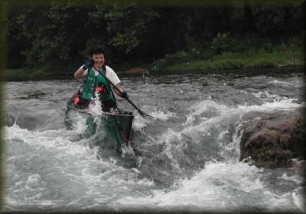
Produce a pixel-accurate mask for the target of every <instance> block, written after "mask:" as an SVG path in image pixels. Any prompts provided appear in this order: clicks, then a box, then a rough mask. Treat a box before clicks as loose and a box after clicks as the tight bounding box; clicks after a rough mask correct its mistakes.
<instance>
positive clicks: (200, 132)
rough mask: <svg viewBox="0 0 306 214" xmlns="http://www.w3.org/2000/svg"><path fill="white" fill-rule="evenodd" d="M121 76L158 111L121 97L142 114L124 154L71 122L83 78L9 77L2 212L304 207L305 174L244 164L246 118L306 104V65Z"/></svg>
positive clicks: (123, 105)
mask: <svg viewBox="0 0 306 214" xmlns="http://www.w3.org/2000/svg"><path fill="white" fill-rule="evenodd" d="M121 81H122V82H123V86H124V88H125V90H126V91H127V92H128V94H129V97H130V100H132V101H133V102H134V103H135V104H136V105H137V106H138V107H139V108H140V109H141V110H142V111H144V112H145V113H147V114H150V115H151V116H153V117H154V119H153V120H150V119H148V118H143V117H142V116H141V115H140V114H139V113H138V112H137V110H135V109H134V108H133V106H131V105H130V104H129V103H128V102H127V101H126V100H123V99H122V98H119V97H118V98H117V100H118V105H119V106H120V107H121V108H123V109H125V110H128V111H132V112H133V113H134V115H135V121H134V126H133V127H134V138H133V141H132V143H131V148H126V149H125V150H124V151H123V153H122V155H119V154H117V153H116V152H115V151H113V150H107V149H103V148H102V145H101V143H100V142H99V141H98V139H97V138H96V137H95V136H92V137H90V136H89V137H86V138H85V137H80V136H81V134H82V132H83V131H84V129H85V128H86V127H85V124H84V123H82V122H81V121H80V123H79V124H77V126H75V127H74V129H72V130H67V129H66V127H65V123H64V113H65V109H66V102H67V100H68V99H69V98H70V97H71V96H72V95H73V94H74V93H75V92H76V91H77V90H78V88H79V86H80V85H81V83H82V82H81V81H76V80H73V79H72V78H71V79H68V80H67V79H66V80H48V81H25V82H5V83H3V90H2V91H3V93H4V97H5V98H6V99H5V105H6V112H5V114H4V116H5V124H4V126H3V127H1V131H2V135H1V136H2V137H3V140H4V142H5V147H4V152H3V153H4V159H3V160H4V161H3V164H4V166H3V168H4V169H5V172H6V181H5V182H4V186H5V189H4V190H5V195H4V196H3V197H4V199H5V203H6V204H5V210H4V211H13V212H16V211H28V212H33V211H36V212H47V211H48V212H49V211H50V212H51V211H54V212H62V211H66V212H71V211H84V212H86V211H105V212H106V211H109V212H128V211H130V212H133V211H142V212H149V211H151V212H153V211H171V212H172V211H173V212H175V211H181V212H196V211H200V212H210V211H221V212H223V211H226V212H237V211H240V212H243V211H250V212H262V211H263V212H281V211H289V212H305V206H304V196H305V195H304V196H303V195H302V194H301V192H302V191H304V190H305V189H304V188H305V187H303V186H302V185H301V184H302V182H304V178H303V177H302V176H301V175H299V174H297V173H296V172H295V171H294V170H291V169H290V168H277V169H265V168H257V167H255V166H250V165H249V164H247V163H243V162H239V154H240V148H239V143H240V138H241V135H242V133H241V131H240V130H241V125H242V124H243V122H244V121H243V119H242V118H243V115H244V114H246V113H249V112H252V111H259V112H277V111H294V110H295V109H296V108H299V107H301V106H305V96H304V95H305V94H304V91H305V76H304V74H303V72H301V71H300V70H298V69H296V70H293V71H292V70H286V69H282V70H279V71H264V70H262V71H253V72H250V73H246V72H244V73H243V72H240V73H237V72H236V73H235V72H221V71H220V73H210V74H181V75H164V76H155V75H151V76H149V77H148V79H147V80H144V79H142V77H141V76H133V77H122V78H121ZM93 145H94V146H93ZM97 156H100V157H101V158H97ZM293 161H298V160H293Z"/></svg>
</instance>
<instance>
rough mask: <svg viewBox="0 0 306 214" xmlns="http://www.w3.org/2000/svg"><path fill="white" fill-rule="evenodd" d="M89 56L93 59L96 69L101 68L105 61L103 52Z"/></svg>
mask: <svg viewBox="0 0 306 214" xmlns="http://www.w3.org/2000/svg"><path fill="white" fill-rule="evenodd" d="M91 58H92V59H93V60H94V61H95V64H94V66H95V67H96V68H98V69H101V68H102V66H103V65H104V62H105V60H104V54H94V55H92V57H91Z"/></svg>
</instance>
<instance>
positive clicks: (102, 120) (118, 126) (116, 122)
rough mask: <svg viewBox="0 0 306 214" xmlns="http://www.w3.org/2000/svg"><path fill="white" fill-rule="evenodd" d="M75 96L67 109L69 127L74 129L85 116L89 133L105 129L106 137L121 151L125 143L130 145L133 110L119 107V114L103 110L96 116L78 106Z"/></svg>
mask: <svg viewBox="0 0 306 214" xmlns="http://www.w3.org/2000/svg"><path fill="white" fill-rule="evenodd" d="M73 97H74V96H72V98H70V99H69V100H68V102H67V108H66V111H65V124H66V127H67V128H68V129H72V128H73V125H74V124H76V123H77V122H78V121H79V120H80V119H82V118H84V121H85V120H86V125H87V130H88V131H89V133H91V134H92V135H93V134H95V133H96V132H97V131H99V130H101V131H103V132H104V133H105V138H104V139H107V140H108V141H112V142H113V143H114V144H115V147H116V150H117V151H119V152H121V148H122V145H124V144H125V145H127V146H128V144H129V142H130V141H131V140H132V135H133V120H134V115H133V113H132V112H127V111H124V110H122V109H119V111H120V113H119V114H113V113H108V112H102V114H101V115H99V116H94V115H92V114H90V113H89V112H88V111H87V109H80V108H77V107H76V105H75V104H74V103H73ZM97 117H98V119H97ZM101 141H103V139H101ZM101 143H103V142H101Z"/></svg>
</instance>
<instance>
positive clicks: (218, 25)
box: [4, 0, 305, 72]
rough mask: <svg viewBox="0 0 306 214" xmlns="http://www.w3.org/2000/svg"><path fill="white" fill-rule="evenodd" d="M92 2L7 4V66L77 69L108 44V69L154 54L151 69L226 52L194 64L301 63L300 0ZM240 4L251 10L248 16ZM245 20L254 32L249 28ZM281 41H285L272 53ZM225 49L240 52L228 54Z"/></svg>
mask: <svg viewBox="0 0 306 214" xmlns="http://www.w3.org/2000/svg"><path fill="white" fill-rule="evenodd" d="M268 2H270V1H268ZM92 3H93V2H90V3H86V4H85V3H84V4H83V3H81V2H79V1H72V0H68V1H59V0H53V1H49V2H47V3H45V4H38V3H37V4H35V3H34V2H32V3H31V4H20V5H16V4H13V3H10V2H8V3H7V7H6V9H7V11H6V12H7V17H6V20H5V22H6V23H7V30H6V31H5V32H4V33H5V34H6V35H5V36H6V40H7V47H8V65H9V68H20V67H22V66H24V65H27V66H28V67H31V68H43V67H44V68H48V69H54V68H55V67H57V69H60V67H62V68H67V67H69V66H71V65H72V64H73V65H78V66H79V64H80V63H82V61H84V60H85V59H86V58H87V57H88V52H89V49H91V47H92V46H95V45H102V46H103V47H104V48H105V49H106V53H107V54H106V55H107V58H106V60H107V63H110V64H111V65H112V66H113V65H116V66H117V67H120V66H123V65H124V66H126V67H128V66H134V67H136V66H139V65H140V64H141V65H142V64H143V63H152V61H154V60H155V59H159V60H156V61H155V62H154V63H153V64H152V66H150V67H151V69H152V70H156V71H158V70H163V69H165V68H167V67H170V66H176V65H177V64H179V63H187V62H189V63H190V64H192V63H191V62H193V61H203V60H207V59H209V58H211V57H212V56H213V55H220V56H222V57H224V58H223V60H224V61H220V62H219V63H218V64H215V65H211V67H205V66H204V65H196V66H200V67H205V68H207V69H210V68H214V69H222V68H240V67H241V63H240V62H239V60H240V59H241V60H243V63H244V66H246V65H248V64H249V66H271V64H270V65H269V63H268V62H271V61H272V62H274V64H276V65H277V64H278V63H280V62H279V61H281V60H282V61H284V60H286V61H287V62H288V63H289V62H293V63H294V64H301V62H303V61H304V60H305V55H304V53H302V52H303V51H301V47H303V45H301V44H300V43H301V41H304V38H305V36H303V35H301V32H302V25H299V24H298V23H301V21H300V20H302V18H304V12H303V6H304V5H305V3H303V4H302V5H292V6H290V5H289V6H287V7H281V6H278V5H268V3H267V2H262V3H261V4H260V5H256V4H255V5H251V6H252V7H249V6H250V5H248V4H246V3H245V2H240V3H238V2H237V1H232V0H231V1H229V2H228V5H227V6H226V7H222V6H218V7H199V8H195V7H151V6H146V5H145V4H142V5H141V6H140V5H139V4H137V3H132V2H128V3H127V2H125V1H123V2H121V3H120V4H119V3H118V4H116V3H113V2H105V1H95V2H94V3H95V4H92ZM243 6H248V7H247V8H248V9H251V11H249V13H248V14H246V12H245V10H244V9H245V8H246V7H243ZM247 18H248V19H247ZM246 19H247V20H248V22H247V24H248V23H251V24H254V25H253V26H256V28H257V29H256V30H257V31H252V30H254V29H253V28H251V27H250V26H249V25H247V24H246V22H245V20H246ZM297 36H301V38H300V39H298V40H297V41H295V39H293V38H295V37H297ZM281 42H282V43H283V46H282V47H278V50H276V46H277V45H278V44H280V43H281ZM277 51H278V52H279V53H281V55H278V54H277ZM228 53H233V54H234V53H235V54H239V53H243V54H244V55H232V56H231V58H229V57H230V56H229V55H226V54H228ZM262 53H265V54H270V55H271V56H273V59H272V58H271V59H269V60H267V62H264V61H263V60H259V61H258V62H257V63H255V62H254V59H252V57H257V56H258V54H260V55H261V54H262ZM275 56H277V57H279V59H276V58H274V57H275ZM227 57H228V58H227ZM235 57H239V60H238V61H233V60H237V59H236V58H235ZM246 58H248V60H247V59H246ZM260 58H262V57H260ZM216 59H217V58H216ZM218 60H221V58H220V59H218ZM277 60H279V61H277ZM252 63H253V64H252ZM195 64H197V63H195ZM206 64H207V63H206ZM208 64H209V63H208ZM256 64H257V65H256ZM50 65H51V67H50ZM126 69H129V68H126ZM62 70H63V71H64V70H65V69H62ZM65 72H66V71H65Z"/></svg>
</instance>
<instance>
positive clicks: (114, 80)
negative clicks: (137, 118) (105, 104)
mask: <svg viewBox="0 0 306 214" xmlns="http://www.w3.org/2000/svg"><path fill="white" fill-rule="evenodd" d="M106 70H107V72H106V77H107V78H109V79H110V81H111V82H112V83H113V84H114V85H115V86H116V88H118V90H119V91H118V90H116V88H115V87H113V91H114V92H115V94H116V95H118V96H120V97H122V98H125V99H127V98H128V97H129V96H128V94H127V93H126V92H125V91H124V90H123V87H122V83H121V81H120V79H119V78H118V76H117V74H116V73H115V71H114V70H113V69H111V68H110V67H108V66H106Z"/></svg>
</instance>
